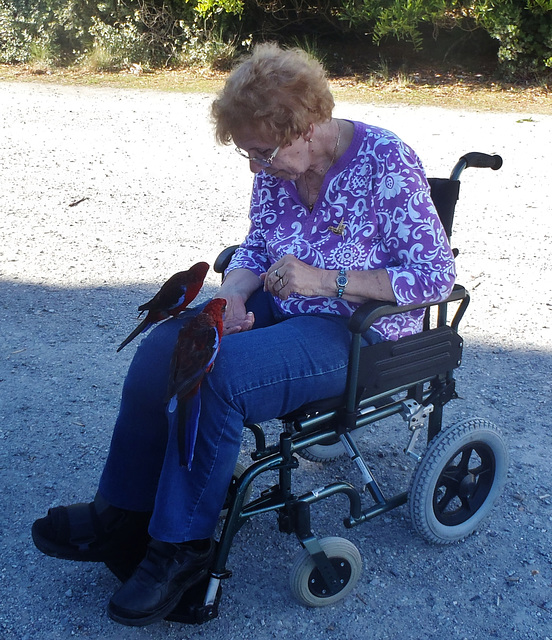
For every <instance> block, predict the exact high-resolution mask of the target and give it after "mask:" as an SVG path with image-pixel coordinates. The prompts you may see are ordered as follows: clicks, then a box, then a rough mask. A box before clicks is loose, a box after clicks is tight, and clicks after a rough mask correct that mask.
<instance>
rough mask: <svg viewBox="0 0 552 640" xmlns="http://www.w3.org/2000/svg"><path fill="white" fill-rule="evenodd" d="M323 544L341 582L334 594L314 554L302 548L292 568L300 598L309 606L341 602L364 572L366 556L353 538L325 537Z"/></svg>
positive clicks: (292, 583)
mask: <svg viewBox="0 0 552 640" xmlns="http://www.w3.org/2000/svg"><path fill="white" fill-rule="evenodd" d="M320 546H321V547H322V549H323V551H324V553H325V554H326V555H327V556H328V559H329V560H330V562H331V564H332V566H333V568H334V569H335V571H336V573H337V575H338V579H339V583H340V584H339V587H338V590H337V591H335V590H334V592H333V593H332V590H331V589H330V588H329V587H328V585H327V584H326V581H325V580H324V579H323V578H322V575H321V574H320V571H319V570H318V569H317V568H316V565H315V563H314V560H313V559H312V556H311V555H310V554H309V552H308V551H307V550H306V549H302V550H301V551H300V552H299V553H298V554H297V556H296V558H295V561H294V563H293V565H292V567H291V573H290V587H291V591H292V593H293V595H294V596H295V597H296V598H297V600H299V602H301V604H304V605H307V606H308V607H325V606H328V605H331V604H334V603H336V602H339V600H342V599H343V598H345V597H346V596H348V595H349V593H351V591H352V590H353V589H354V588H355V586H356V583H357V582H358V579H359V578H360V574H361V573H362V558H361V557H360V553H359V551H358V549H357V548H356V547H355V545H354V544H353V543H352V542H350V541H349V540H346V539H345V538H334V537H328V538H322V539H321V540H320Z"/></svg>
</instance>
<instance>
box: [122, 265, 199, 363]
mask: <svg viewBox="0 0 552 640" xmlns="http://www.w3.org/2000/svg"><path fill="white" fill-rule="evenodd" d="M208 270H209V265H208V264H207V263H206V262H198V263H197V264H194V266H193V267H190V268H189V269H188V271H179V272H178V273H175V274H174V276H171V277H170V278H169V279H168V280H167V282H165V284H164V285H163V286H162V287H161V289H159V291H158V292H157V293H156V294H155V295H154V296H153V298H152V299H151V300H150V301H149V302H145V303H144V304H142V305H140V306H139V307H138V311H140V315H142V313H143V312H144V311H147V312H148V313H147V315H146V317H145V318H144V319H143V320H142V322H140V324H139V325H138V326H137V327H136V328H135V329H134V331H132V332H131V333H130V334H129V335H128V336H127V337H126V338H125V339H124V340H123V341H122V342H121V344H120V345H119V348H118V349H117V352H119V351H120V350H121V349H122V348H123V347H126V345H127V344H128V343H129V342H130V341H131V340H134V338H136V336H138V335H140V334H141V333H142V332H143V331H147V330H148V329H149V328H150V327H151V326H152V325H154V324H155V323H156V322H160V321H161V320H166V319H167V318H169V317H170V316H177V315H178V314H179V313H180V312H181V311H183V310H184V309H185V308H186V307H187V306H188V305H189V304H190V302H192V300H193V299H194V298H195V297H196V296H197V294H198V293H199V290H200V289H201V287H202V286H203V281H204V280H205V276H206V275H207V271H208ZM138 317H140V316H138Z"/></svg>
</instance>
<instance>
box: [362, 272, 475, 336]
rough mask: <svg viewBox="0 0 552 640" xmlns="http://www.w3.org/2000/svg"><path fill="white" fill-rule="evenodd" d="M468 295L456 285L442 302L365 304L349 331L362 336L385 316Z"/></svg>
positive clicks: (455, 299)
mask: <svg viewBox="0 0 552 640" xmlns="http://www.w3.org/2000/svg"><path fill="white" fill-rule="evenodd" d="M467 295H468V294H467V292H466V290H465V289H464V287H462V286H461V285H459V284H455V285H454V288H453V290H452V292H451V294H450V296H449V297H448V298H447V299H446V300H442V301H441V302H424V303H421V304H405V305H397V304H391V303H389V302H377V301H373V302H372V301H371V302H365V303H364V304H363V305H362V306H361V307H359V308H358V309H357V310H356V311H355V312H354V313H353V315H352V316H351V319H350V320H349V329H350V331H351V332H352V333H360V334H362V333H364V332H365V331H367V330H368V329H369V328H370V327H371V326H372V325H373V324H374V322H375V321H376V320H379V318H382V317H383V316H394V315H396V314H398V313H404V312H405V311H414V310H416V309H427V308H429V307H434V306H436V305H439V304H447V303H448V302H455V301H457V300H463V299H464V298H466V297H467Z"/></svg>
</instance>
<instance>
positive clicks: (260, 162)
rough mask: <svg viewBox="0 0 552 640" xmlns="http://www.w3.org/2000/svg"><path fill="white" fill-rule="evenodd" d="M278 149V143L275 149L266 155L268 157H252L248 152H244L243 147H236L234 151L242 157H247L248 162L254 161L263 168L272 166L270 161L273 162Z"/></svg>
mask: <svg viewBox="0 0 552 640" xmlns="http://www.w3.org/2000/svg"><path fill="white" fill-rule="evenodd" d="M278 151H280V145H278V146H277V147H276V149H274V151H273V152H272V153H271V154H270V155H269V156H268V158H254V157H253V156H250V155H249V154H248V153H246V152H245V151H244V150H243V149H240V148H239V147H236V152H237V153H239V154H240V156H241V157H242V158H247V159H248V160H249V162H254V163H255V164H258V165H259V166H260V167H263V168H264V169H268V167H271V166H272V163H273V162H274V159H275V158H276V154H277V153H278Z"/></svg>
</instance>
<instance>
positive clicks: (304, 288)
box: [261, 254, 335, 300]
mask: <svg viewBox="0 0 552 640" xmlns="http://www.w3.org/2000/svg"><path fill="white" fill-rule="evenodd" d="M330 274H331V272H329V271H326V270H324V269H319V268H318V267H313V266H311V265H309V264H306V263H305V262H302V261H301V260H299V259H298V258H296V257H295V256H293V255H291V254H288V255H286V256H284V257H283V258H281V259H280V260H278V262H275V263H274V264H273V265H272V266H271V267H270V269H269V270H268V271H267V272H266V273H265V274H262V275H261V280H263V282H264V290H265V291H270V293H271V294H272V295H273V296H278V298H281V299H282V300H286V299H287V298H289V296H290V295H291V294H292V293H298V294H300V295H302V296H308V297H311V296H327V295H333V292H335V277H334V283H333V289H332V287H331V286H330V287H329V286H328V283H327V281H328V280H329V279H331V275H330Z"/></svg>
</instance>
